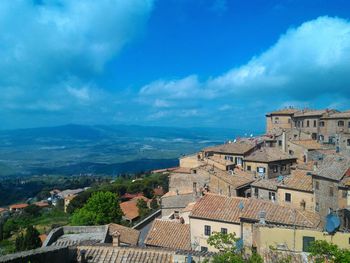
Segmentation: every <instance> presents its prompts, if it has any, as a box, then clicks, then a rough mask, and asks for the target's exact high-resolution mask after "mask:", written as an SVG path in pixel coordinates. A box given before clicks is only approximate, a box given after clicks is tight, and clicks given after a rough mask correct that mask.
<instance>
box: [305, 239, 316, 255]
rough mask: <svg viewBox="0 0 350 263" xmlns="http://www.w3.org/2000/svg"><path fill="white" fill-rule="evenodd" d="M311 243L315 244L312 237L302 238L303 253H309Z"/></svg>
mask: <svg viewBox="0 0 350 263" xmlns="http://www.w3.org/2000/svg"><path fill="white" fill-rule="evenodd" d="M313 242H315V238H314V237H307V236H304V237H303V252H309V251H310V246H311V244H312V243H313Z"/></svg>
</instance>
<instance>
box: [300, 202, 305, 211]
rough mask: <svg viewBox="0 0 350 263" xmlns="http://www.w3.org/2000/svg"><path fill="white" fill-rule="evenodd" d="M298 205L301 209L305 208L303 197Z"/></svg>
mask: <svg viewBox="0 0 350 263" xmlns="http://www.w3.org/2000/svg"><path fill="white" fill-rule="evenodd" d="M300 207H301V208H302V209H304V210H305V207H306V202H305V200H304V199H303V200H301V202H300Z"/></svg>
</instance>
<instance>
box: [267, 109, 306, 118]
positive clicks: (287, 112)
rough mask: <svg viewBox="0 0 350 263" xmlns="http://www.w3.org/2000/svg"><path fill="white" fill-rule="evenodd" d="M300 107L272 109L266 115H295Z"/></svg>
mask: <svg viewBox="0 0 350 263" xmlns="http://www.w3.org/2000/svg"><path fill="white" fill-rule="evenodd" d="M298 111H299V110H298V109H294V108H284V109H280V110H276V111H272V112H269V113H267V114H266V116H271V115H293V114H294V113H296V112H298Z"/></svg>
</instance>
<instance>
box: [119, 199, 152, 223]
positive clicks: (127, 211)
mask: <svg viewBox="0 0 350 263" xmlns="http://www.w3.org/2000/svg"><path fill="white" fill-rule="evenodd" d="M139 199H143V200H145V201H146V202H147V203H148V202H149V201H150V200H149V199H148V198H147V197H144V196H137V197H134V198H133V199H131V200H129V201H126V202H122V203H120V208H121V209H122V211H123V213H124V216H125V217H126V218H127V219H128V220H134V219H136V218H137V217H139V209H138V208H137V200H139Z"/></svg>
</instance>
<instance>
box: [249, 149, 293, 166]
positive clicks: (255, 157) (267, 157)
mask: <svg viewBox="0 0 350 263" xmlns="http://www.w3.org/2000/svg"><path fill="white" fill-rule="evenodd" d="M292 159H296V158H295V157H293V156H291V155H289V154H287V153H285V152H283V151H281V150H280V149H278V148H272V147H262V148H261V149H259V150H256V151H254V152H253V153H251V154H250V155H248V156H247V157H246V158H245V161H250V162H261V163H269V162H276V161H281V160H292Z"/></svg>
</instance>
